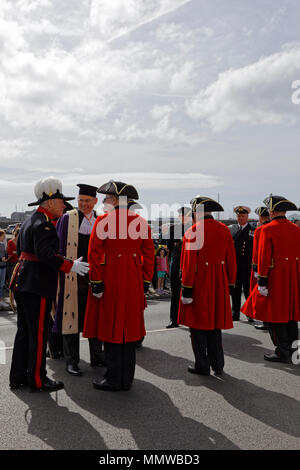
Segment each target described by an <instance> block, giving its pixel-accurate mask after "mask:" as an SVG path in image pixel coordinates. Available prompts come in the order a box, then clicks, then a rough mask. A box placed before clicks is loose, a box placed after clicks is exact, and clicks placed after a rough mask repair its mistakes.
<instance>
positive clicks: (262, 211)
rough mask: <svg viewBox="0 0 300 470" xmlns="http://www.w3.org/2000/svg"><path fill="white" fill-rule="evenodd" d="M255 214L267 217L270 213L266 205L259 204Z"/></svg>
mask: <svg viewBox="0 0 300 470" xmlns="http://www.w3.org/2000/svg"><path fill="white" fill-rule="evenodd" d="M254 212H255V214H257V215H259V216H260V217H269V216H270V213H269V210H268V208H267V207H265V206H260V207H257V208H256V209H255V211H254Z"/></svg>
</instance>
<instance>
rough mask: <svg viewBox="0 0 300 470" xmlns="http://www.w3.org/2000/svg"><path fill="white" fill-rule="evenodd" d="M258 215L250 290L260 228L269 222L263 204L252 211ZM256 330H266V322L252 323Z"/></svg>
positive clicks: (254, 280) (255, 263)
mask: <svg viewBox="0 0 300 470" xmlns="http://www.w3.org/2000/svg"><path fill="white" fill-rule="evenodd" d="M254 212H255V213H256V214H257V215H258V225H257V227H256V229H255V231H254V239H253V251H252V270H251V279H250V292H252V290H253V289H254V288H255V286H256V284H257V264H258V247H259V238H260V232H261V228H262V227H263V226H264V225H265V224H268V223H269V222H270V213H269V211H268V208H267V207H265V206H261V207H257V208H256V209H255V211H254ZM254 327H255V328H256V329H257V330H268V324H267V323H266V322H262V323H257V324H255V325H254Z"/></svg>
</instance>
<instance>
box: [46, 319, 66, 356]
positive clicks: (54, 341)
mask: <svg viewBox="0 0 300 470" xmlns="http://www.w3.org/2000/svg"><path fill="white" fill-rule="evenodd" d="M53 324H54V321H53V319H52V317H51V315H50V318H49V324H48V349H49V353H50V356H51V357H63V337H62V334H61V333H53V332H52V329H53Z"/></svg>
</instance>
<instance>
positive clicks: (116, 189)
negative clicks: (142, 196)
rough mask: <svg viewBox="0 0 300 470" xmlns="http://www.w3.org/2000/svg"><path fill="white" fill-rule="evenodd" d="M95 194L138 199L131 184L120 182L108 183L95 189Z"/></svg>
mask: <svg viewBox="0 0 300 470" xmlns="http://www.w3.org/2000/svg"><path fill="white" fill-rule="evenodd" d="M97 193H102V194H111V195H113V196H117V197H120V196H124V197H127V198H128V199H138V198H139V195H138V192H137V190H136V189H135V187H134V186H132V185H131V184H126V183H122V182H121V181H113V180H111V181H109V182H108V183H105V184H103V185H102V186H100V188H98V189H97Z"/></svg>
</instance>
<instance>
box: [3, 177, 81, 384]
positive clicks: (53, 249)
mask: <svg viewBox="0 0 300 470" xmlns="http://www.w3.org/2000/svg"><path fill="white" fill-rule="evenodd" d="M34 192H35V196H36V198H37V200H36V201H35V202H32V203H30V204H28V205H29V206H39V207H38V208H37V210H36V211H35V212H34V213H33V214H32V215H31V217H29V218H28V219H27V220H26V221H25V222H24V224H23V225H22V227H21V230H20V234H19V238H18V243H17V253H18V255H19V262H18V263H17V266H16V268H15V270H14V273H13V275H12V280H11V285H10V288H11V289H13V290H14V292H15V299H16V303H17V309H18V329H17V333H16V337H15V342H14V350H13V356H12V364H11V371H10V387H11V388H12V389H16V388H21V387H24V386H26V385H29V387H30V388H31V390H32V391H34V390H43V391H48V392H51V391H55V390H60V389H62V388H63V387H64V384H63V383H62V382H55V381H53V380H51V379H49V378H48V377H47V372H46V343H47V330H48V320H49V316H50V311H51V308H52V301H53V300H55V297H56V289H57V280H58V272H59V271H62V272H64V273H69V275H70V276H72V273H76V274H79V275H84V274H86V273H87V272H88V270H89V267H88V263H83V262H81V259H78V260H75V261H74V262H73V261H71V260H68V259H66V258H65V257H63V256H60V255H59V253H58V250H59V239H58V236H57V233H56V229H55V226H54V224H53V223H52V221H53V220H54V219H56V218H57V217H60V216H62V214H63V212H64V208H65V204H64V203H65V201H68V200H71V199H74V198H72V197H65V196H64V195H63V193H62V184H61V182H60V181H59V180H58V179H55V178H53V177H49V178H44V179H42V180H40V181H38V182H37V183H36V185H35V188H34Z"/></svg>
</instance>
